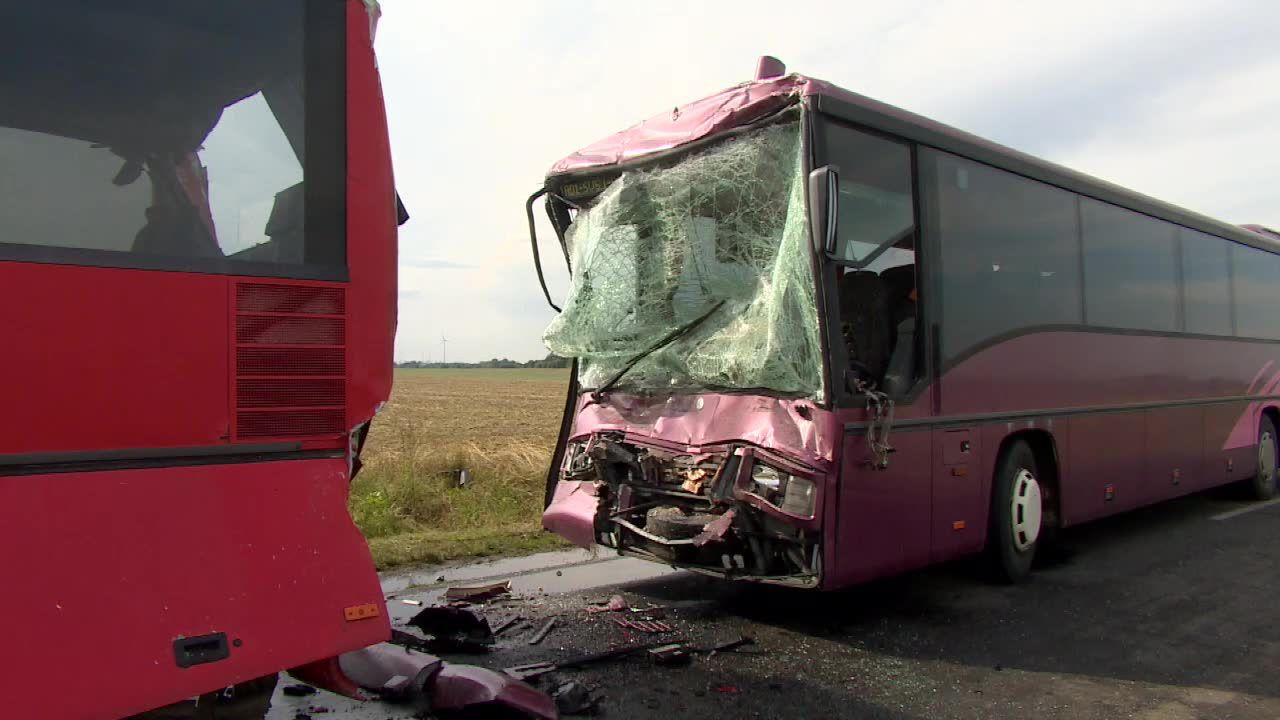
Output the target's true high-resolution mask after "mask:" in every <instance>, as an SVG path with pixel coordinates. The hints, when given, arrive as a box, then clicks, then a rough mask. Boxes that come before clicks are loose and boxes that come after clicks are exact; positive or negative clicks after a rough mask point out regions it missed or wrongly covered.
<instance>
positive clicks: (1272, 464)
mask: <svg viewBox="0 0 1280 720" xmlns="http://www.w3.org/2000/svg"><path fill="white" fill-rule="evenodd" d="M1258 477H1261V478H1263V479H1264V480H1265V481H1266V482H1267V483H1272V482H1275V477H1276V444H1275V441H1273V440H1272V439H1271V433H1269V432H1263V433H1262V437H1260V438H1258Z"/></svg>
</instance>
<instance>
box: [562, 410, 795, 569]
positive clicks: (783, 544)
mask: <svg viewBox="0 0 1280 720" xmlns="http://www.w3.org/2000/svg"><path fill="white" fill-rule="evenodd" d="M754 452H756V453H759V452H760V451H754ZM747 455H748V457H749V458H751V459H747V460H743V453H742V451H740V450H739V449H738V448H736V447H735V446H732V445H726V446H723V447H716V448H707V449H705V451H700V452H697V453H679V452H675V451H670V450H665V449H658V448H651V447H646V446H643V445H639V444H636V443H632V442H629V441H627V439H626V438H624V437H623V436H622V435H620V434H614V433H602V434H599V435H594V436H592V437H591V438H589V439H587V440H585V441H578V442H576V443H572V444H571V447H569V448H568V449H567V450H566V453H565V461H564V465H563V467H562V469H563V474H562V477H563V478H564V479H566V480H574V481H579V482H590V483H591V486H592V487H594V491H593V492H594V493H595V495H596V497H598V499H599V503H598V506H597V511H596V516H595V535H596V537H597V538H598V539H599V540H600V541H601V542H602V543H604V544H606V545H609V546H612V547H615V548H617V549H618V550H619V551H622V552H628V553H632V554H638V555H642V556H646V557H650V558H653V559H657V560H661V561H663V562H667V563H671V564H673V565H678V566H684V567H691V568H694V569H703V570H706V571H710V572H715V573H717V574H720V575H727V576H730V577H736V578H751V579H765V580H768V581H771V582H786V583H788V584H805V585H812V584H816V583H817V580H818V575H819V572H820V567H819V566H818V565H817V564H816V563H815V562H814V561H813V558H816V557H817V556H818V553H817V547H818V538H819V535H818V532H817V531H816V530H812V531H811V530H806V529H805V528H804V527H800V526H798V525H796V524H791V523H789V522H788V521H787V517H790V516H796V517H799V518H804V517H807V516H811V514H812V511H813V507H814V506H813V488H814V487H815V485H814V481H813V480H812V478H809V477H796V476H793V475H791V474H789V472H790V471H781V470H776V469H774V468H772V467H768V466H765V465H761V464H760V463H759V462H758V461H757V460H755V459H754V456H751V455H750V452H748V453H747ZM744 462H747V463H754V464H753V465H751V466H750V467H743V463H744ZM783 465H784V466H785V465H786V464H785V463H783ZM766 471H767V472H766ZM762 507H763V508H764V510H769V511H772V512H765V511H762ZM806 513H808V515H806Z"/></svg>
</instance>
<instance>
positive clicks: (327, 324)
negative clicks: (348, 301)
mask: <svg viewBox="0 0 1280 720" xmlns="http://www.w3.org/2000/svg"><path fill="white" fill-rule="evenodd" d="M345 335H346V327H345V326H344V322H343V319H342V318H329V317H287V316H277V315H266V316H263V315H237V316H236V342H238V343H241V344H260V345H337V346H341V345H343V344H344V343H345V342H346V337H345Z"/></svg>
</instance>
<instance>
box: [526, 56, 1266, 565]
mask: <svg viewBox="0 0 1280 720" xmlns="http://www.w3.org/2000/svg"><path fill="white" fill-rule="evenodd" d="M814 94H821V95H826V96H833V97H837V98H842V99H845V100H850V101H854V102H856V103H858V104H859V105H861V106H864V107H873V108H874V109H875V110H876V111H877V112H882V113H885V114H889V115H892V116H894V117H900V118H903V119H909V120H910V121H911V122H913V123H915V124H917V125H928V126H929V127H932V128H937V129H939V131H940V132H946V133H949V134H951V135H953V136H962V137H964V138H966V140H968V141H972V142H974V143H981V144H984V145H985V146H989V147H992V148H998V149H999V150H1000V152H1002V153H1006V154H1010V153H1013V154H1016V155H1019V156H1020V157H1028V158H1029V156H1021V154H1017V153H1014V151H1010V150H1008V149H1005V148H1000V147H999V146H996V145H994V144H992V143H988V142H987V141H984V140H980V139H977V138H973V137H972V136H968V135H967V134H964V133H960V132H959V131H956V130H953V129H951V128H946V127H945V126H942V125H940V124H937V123H934V122H933V121H930V120H927V119H924V118H920V117H918V116H915V115H912V114H910V113H906V112H904V111H902V110H899V109H897V108H892V107H890V106H887V105H884V104H882V103H878V102H876V101H873V100H869V99H867V98H863V97H862V96H859V95H856V94H854V93H849V92H847V91H844V90H842V89H840V88H837V87H835V86H832V85H829V84H827V83H824V82H821V81H817V80H812V79H810V78H805V77H802V76H798V75H791V76H787V77H782V78H771V79H766V80H761V81H756V82H752V83H745V84H743V85H739V86H736V87H734V88H729V89H727V90H725V91H723V92H721V93H718V94H716V95H713V96H711V97H709V98H706V99H704V100H700V101H698V102H695V103H691V104H689V105H685V106H681V107H679V108H677V109H676V111H675V112H673V113H669V114H665V115H659V116H656V117H654V118H651V119H650V120H647V121H645V122H643V123H641V124H639V125H636V126H633V127H632V128H629V129H627V130H625V131H623V132H621V133H618V134H616V135H614V136H611V137H609V138H606V139H605V140H602V141H600V142H597V143H595V144H593V145H591V146H589V147H587V148H585V149H583V150H581V151H579V152H577V153H574V154H573V155H570V156H569V157H567V158H565V159H563V160H561V161H560V162H558V163H557V164H556V165H555V166H554V167H553V168H552V170H551V173H550V175H552V176H554V175H562V174H565V173H588V174H589V173H590V172H591V171H592V170H593V169H595V168H606V167H608V166H612V165H617V164H626V163H628V162H631V161H634V160H636V159H639V158H642V157H646V156H650V155H653V154H655V153H661V152H663V151H667V150H672V149H675V148H678V147H681V146H684V145H688V144H689V143H694V142H698V141H700V140H704V139H706V138H709V137H712V136H715V135H717V134H720V133H723V132H725V131H728V130H731V129H733V128H735V127H738V126H741V125H745V124H748V123H751V122H753V121H755V120H757V119H759V118H761V117H763V116H765V115H768V114H769V113H771V112H773V111H774V110H776V109H778V108H780V107H783V106H785V105H786V104H787V103H788V102H793V101H794V99H795V96H802V97H803V96H809V95H814ZM1032 160H1034V159H1032ZM1035 162H1037V163H1041V164H1042V165H1047V164H1045V163H1043V162H1042V161H1039V160H1036V161H1035ZM1063 172H1067V173H1070V172H1071V171H1066V170H1063ZM1075 175H1076V176H1078V177H1082V178H1083V177H1084V176H1080V175H1078V174H1075ZM1089 181H1090V182H1097V181H1095V180H1093V179H1091V178H1090V179H1089ZM1124 192H1126V193H1128V191H1124ZM1129 194H1130V195H1131V196H1134V197H1138V196H1136V195H1134V194H1132V193H1129ZM1150 202H1152V203H1155V204H1158V205H1161V206H1163V203H1159V202H1158V201H1150ZM1247 229H1248V230H1250V231H1252V232H1253V233H1256V234H1257V235H1259V236H1261V237H1263V238H1265V240H1264V243H1266V242H1267V241H1273V240H1275V239H1277V238H1280V236H1273V233H1271V231H1268V230H1267V229H1265V228H1262V227H1257V226H1247ZM1277 396H1280V345H1277V344H1274V343H1261V342H1247V341H1244V342H1242V341H1235V340H1232V339H1230V338H1222V339H1212V338H1204V337H1172V336H1154V335H1142V334H1132V333H1120V332H1116V333H1111V332H1107V331H1105V330H1103V331H1093V332H1083V331H1053V330H1050V331H1044V332H1035V333H1030V334H1026V335H1022V336H1017V337H1013V338H1012V339H1008V340H1005V341H1002V342H999V343H996V344H993V345H990V346H988V347H986V348H985V349H982V350H980V351H978V352H976V353H974V354H972V355H970V356H968V357H965V358H963V359H961V360H959V362H956V363H955V364H953V365H952V366H950V367H947V368H945V369H944V371H943V372H941V373H940V376H939V377H938V378H936V379H935V380H934V381H933V382H932V383H930V384H929V385H928V386H926V387H925V388H923V389H922V390H921V391H920V392H918V393H917V394H915V396H914V400H912V401H911V402H909V403H903V404H901V405H899V406H898V408H897V410H896V420H895V422H894V424H893V431H892V436H891V438H890V443H891V444H892V446H893V447H894V450H895V452H894V453H893V454H892V456H891V457H892V460H891V462H890V463H889V466H888V467H887V468H886V469H873V467H872V465H873V463H872V455H871V452H870V450H869V448H868V446H867V442H866V438H865V434H864V432H863V430H864V429H865V426H866V423H867V419H868V418H867V415H866V413H865V412H864V411H863V410H861V409H847V408H836V409H828V408H824V407H821V406H818V405H815V404H814V403H813V402H810V401H804V400H786V399H779V398H774V397H766V396H759V395H743V394H735V395H725V394H714V393H703V394H688V395H673V396H664V395H657V396H654V397H649V398H643V397H639V396H634V395H625V394H612V395H608V396H606V397H605V398H604V399H603V400H602V401H599V402H597V401H594V400H592V399H591V398H590V396H589V395H587V394H584V395H582V396H580V397H579V398H578V399H577V402H576V404H575V405H574V406H573V421H572V424H571V425H569V426H568V427H569V429H568V432H567V435H566V437H564V438H562V441H563V440H568V441H574V440H584V439H587V438H591V437H593V436H599V435H600V434H602V433H603V434H610V435H611V436H613V437H621V438H623V440H624V441H625V442H626V443H629V444H631V445H632V446H636V447H647V448H656V449H658V450H661V451H665V452H674V453H685V454H688V455H690V456H699V455H700V454H703V453H715V452H723V451H724V450H725V448H727V447H730V446H733V445H737V446H744V445H745V446H750V447H752V448H759V449H761V450H762V451H764V452H772V453H774V454H776V456H778V457H779V458H782V459H785V460H787V461H790V462H791V463H794V464H795V465H797V466H798V467H800V468H802V469H803V472H805V473H807V474H808V475H809V476H811V477H812V478H813V479H814V480H815V481H816V484H817V488H818V499H817V510H816V514H815V516H814V517H813V518H812V519H811V520H807V521H806V520H797V519H795V518H791V519H790V520H789V522H791V523H792V524H795V525H797V526H801V527H812V528H813V529H815V530H816V531H818V532H820V534H821V535H820V536H821V547H822V555H821V580H820V583H819V585H818V587H820V588H822V589H835V588H839V587H843V586H847V585H850V584H852V583H857V582H863V581H867V580H870V579H874V578H877V577H883V576H886V575H891V574H895V573H900V572H904V571H907V570H911V569H915V568H919V567H923V566H925V565H928V564H931V563H936V562H942V561H946V560H949V559H953V558H956V557H960V556H963V555H967V554H972V553H976V552H979V551H981V550H983V548H984V547H985V545H986V542H987V535H988V515H989V512H990V510H991V506H992V501H991V496H992V491H991V487H992V482H993V477H994V475H995V472H996V463H997V460H998V457H999V452H1000V450H1001V448H1002V447H1003V446H1005V444H1006V443H1007V442H1008V441H1009V440H1010V438H1012V437H1015V436H1028V435H1033V436H1036V437H1039V438H1043V439H1044V440H1045V441H1046V442H1047V443H1049V446H1050V447H1051V448H1052V451H1053V453H1054V455H1055V456H1056V474H1057V476H1058V477H1057V491H1058V493H1059V494H1060V497H1058V498H1056V513H1057V517H1056V521H1057V522H1056V524H1057V525H1059V526H1068V525H1073V524H1077V523H1081V522H1086V521H1089V520H1093V519H1097V518H1100V517H1103V516H1106V515H1110V514H1114V513H1117V512H1122V511H1125V510H1129V509H1133V508H1136V507H1140V506H1143V505H1148V504H1151V503H1154V502H1158V501H1161V500H1165V499H1169V498H1173V497H1177V496H1180V495H1185V494H1188V493H1192V492H1196V491H1199V490H1203V489H1206V488H1210V487H1214V486H1217V485H1222V484H1225V483H1228V482H1233V481H1236V480H1242V479H1246V478H1248V477H1250V476H1251V475H1252V473H1253V470H1254V467H1255V461H1256V452H1257V438H1258V427H1259V420H1260V417H1261V415H1262V414H1263V412H1264V411H1265V412H1271V413H1274V412H1276V408H1277V405H1278V404H1280V403H1278V402H1277ZM598 506H599V503H598V499H597V498H596V496H595V490H594V489H593V487H592V483H591V482H589V481H586V482H584V481H572V482H571V481H565V480H561V481H560V482H559V483H558V484H557V485H556V487H555V488H554V491H553V497H552V499H551V502H550V504H549V505H548V507H547V509H546V511H545V513H544V516H543V517H544V526H545V527H547V528H548V529H550V530H552V531H554V532H556V533H558V534H560V535H562V536H564V537H566V538H568V539H569V540H571V541H573V542H575V543H577V544H579V545H583V546H590V545H593V544H594V543H595V542H596V540H597V539H598V538H597V535H596V532H597V530H598V526H597V525H596V523H597V521H598V519H599V517H598V512H599V507H598ZM757 507H759V508H760V509H762V510H765V511H766V512H770V511H774V512H775V514H776V509H772V508H769V507H767V506H765V505H764V504H762V503H757Z"/></svg>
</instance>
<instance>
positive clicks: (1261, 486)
mask: <svg viewBox="0 0 1280 720" xmlns="http://www.w3.org/2000/svg"><path fill="white" fill-rule="evenodd" d="M1276 457H1277V453H1276V424H1275V423H1274V422H1272V421H1271V418H1269V417H1267V416H1266V415H1263V416H1262V421H1261V422H1259V423H1258V468H1257V472H1256V473H1254V476H1253V480H1252V481H1251V482H1250V483H1249V484H1250V490H1251V491H1252V495H1253V497H1255V498H1257V499H1258V500H1270V499H1271V498H1273V497H1275V494H1276Z"/></svg>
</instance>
